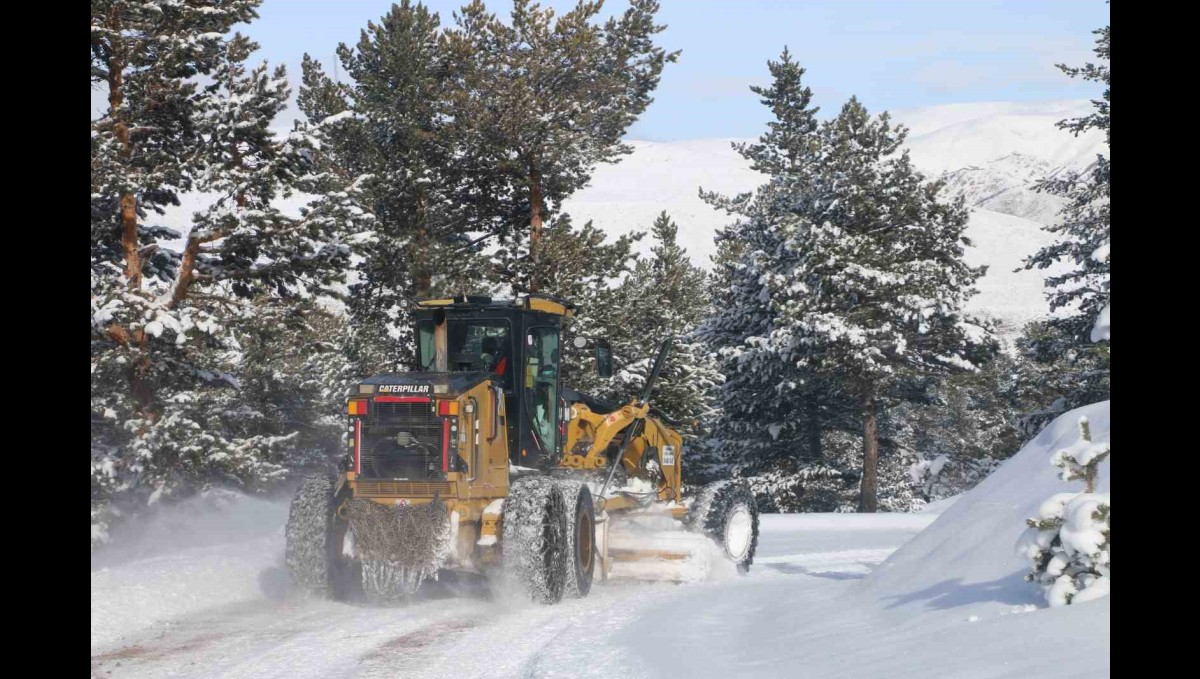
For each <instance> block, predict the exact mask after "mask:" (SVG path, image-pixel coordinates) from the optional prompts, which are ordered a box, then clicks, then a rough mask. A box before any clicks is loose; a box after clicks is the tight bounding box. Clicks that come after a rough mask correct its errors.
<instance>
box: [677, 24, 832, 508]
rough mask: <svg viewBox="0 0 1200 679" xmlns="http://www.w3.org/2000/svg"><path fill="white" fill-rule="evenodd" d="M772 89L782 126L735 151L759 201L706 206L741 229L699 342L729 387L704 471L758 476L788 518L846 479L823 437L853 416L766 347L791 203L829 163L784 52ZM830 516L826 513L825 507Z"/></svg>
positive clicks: (728, 238)
mask: <svg viewBox="0 0 1200 679" xmlns="http://www.w3.org/2000/svg"><path fill="white" fill-rule="evenodd" d="M768 68H769V69H770V73H771V75H772V79H773V80H772V84H771V86H770V87H752V88H751V89H752V91H753V92H755V93H756V94H758V95H759V96H760V97H761V98H762V103H763V105H764V106H766V107H767V108H768V109H770V110H771V112H772V115H773V117H774V120H773V121H772V122H771V123H769V124H768V131H767V133H766V134H764V135H763V136H762V137H760V138H759V140H758V143H756V144H735V145H734V148H735V149H736V150H737V151H738V152H739V153H740V154H741V155H742V156H743V157H744V158H746V159H747V160H750V161H751V163H752V166H753V167H755V168H757V169H759V170H761V171H764V172H768V173H770V175H771V178H770V181H769V182H768V183H767V184H765V185H763V186H762V187H760V188H759V189H758V190H757V191H756V192H755V194H754V195H749V194H746V195H741V196H736V197H732V198H731V197H724V196H720V195H717V194H714V193H706V192H704V191H703V190H702V191H701V197H702V198H704V199H705V200H706V201H707V202H709V203H710V204H712V205H713V206H714V207H716V208H718V209H723V210H725V211H727V212H729V213H730V214H732V215H735V216H736V217H737V221H736V222H735V223H733V224H731V225H730V226H728V227H725V228H724V229H721V230H719V231H718V234H717V248H718V258H717V260H716V261H714V269H713V278H712V280H711V282H710V289H711V290H712V298H713V306H712V313H711V315H710V317H709V318H708V319H707V320H706V321H705V323H704V324H703V326H702V327H701V329H700V337H702V338H703V340H704V342H705V344H706V345H707V346H708V347H710V349H711V351H713V352H714V353H716V354H717V356H718V357H719V361H720V370H721V372H722V373H723V375H724V377H725V383H724V386H723V387H722V389H721V391H720V395H719V398H718V406H719V412H720V414H719V416H718V419H717V420H716V421H715V422H714V428H713V432H712V435H711V436H709V437H707V439H706V441H705V442H704V443H703V444H702V446H701V449H702V450H703V454H702V455H701V458H702V459H701V460H698V461H697V462H698V463H699V464H698V465H697V466H698V467H700V468H701V469H699V470H698V471H700V472H701V473H700V478H703V476H704V468H705V467H707V468H710V469H711V470H712V471H713V472H714V473H715V472H717V471H718V470H723V471H735V473H737V474H739V475H743V476H746V477H750V478H751V479H752V485H754V486H755V489H756V493H757V494H758V495H759V497H760V500H761V501H763V502H764V503H769V504H771V505H773V506H774V507H775V508H776V509H779V510H782V511H791V510H795V509H799V508H801V507H803V506H804V499H803V498H804V497H805V493H806V492H807V491H806V488H808V487H811V486H812V485H813V484H814V483H825V482H827V481H828V480H829V479H837V478H840V477H842V475H843V473H844V471H845V470H844V469H841V468H838V467H835V466H831V465H830V464H829V462H830V461H829V460H828V459H827V458H826V455H825V453H824V451H823V449H822V434H823V432H824V431H825V430H827V429H829V428H832V427H833V426H835V425H836V421H837V420H838V419H839V415H840V413H841V412H842V411H843V410H844V408H842V407H841V404H840V402H839V400H838V397H837V391H836V388H835V385H833V384H832V383H826V382H823V381H822V380H821V379H820V378H819V376H818V374H817V373H816V372H815V371H813V370H811V369H808V368H807V367H801V366H799V365H797V364H796V363H795V362H794V361H784V360H780V357H779V356H778V355H777V354H775V353H774V351H773V350H772V349H771V348H770V347H769V346H768V345H767V344H766V338H768V337H769V336H770V335H771V333H772V332H773V330H774V327H775V322H776V316H777V314H778V308H777V307H776V305H775V304H774V302H773V299H772V292H771V290H770V288H769V285H768V280H769V279H770V277H771V276H772V275H781V276H784V277H786V276H787V275H788V274H787V271H789V269H790V268H793V267H794V266H795V262H794V261H792V259H789V258H793V259H794V256H795V253H790V252H787V251H786V250H785V249H784V247H783V243H784V242H785V240H786V239H787V238H788V234H789V233H790V232H791V231H792V230H794V229H795V228H797V227H798V224H799V222H798V221H797V219H796V217H795V215H794V214H793V205H792V201H791V198H790V196H791V195H792V194H793V193H794V188H795V187H799V186H803V185H806V184H807V183H809V181H810V177H811V175H812V173H813V172H815V171H816V164H817V163H818V162H819V160H820V158H821V147H820V139H819V136H818V128H819V125H818V122H817V119H816V113H817V111H818V109H817V108H816V107H812V106H811V100H812V92H811V90H809V88H807V87H805V86H804V85H803V83H802V77H803V74H804V69H803V68H801V67H800V65H799V64H797V63H796V62H795V61H794V60H793V59H792V57H791V54H790V53H789V52H788V50H787V49H786V48H785V49H784V51H783V54H782V55H781V57H780V60H779V61H770V62H768ZM821 508H826V505H824V504H822V505H821Z"/></svg>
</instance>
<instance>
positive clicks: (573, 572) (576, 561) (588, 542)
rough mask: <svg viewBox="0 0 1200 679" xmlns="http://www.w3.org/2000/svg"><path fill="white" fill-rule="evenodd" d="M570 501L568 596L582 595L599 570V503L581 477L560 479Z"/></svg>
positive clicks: (564, 494)
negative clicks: (597, 561)
mask: <svg viewBox="0 0 1200 679" xmlns="http://www.w3.org/2000/svg"><path fill="white" fill-rule="evenodd" d="M559 485H560V486H561V487H562V492H563V499H564V500H566V503H567V510H568V514H567V577H566V587H567V589H566V596H568V597H571V598H575V599H582V598H584V597H586V596H587V595H588V592H590V591H591V590H592V577H593V575H594V574H595V571H596V506H595V504H594V503H593V502H592V491H591V490H589V489H588V487H587V484H586V483H583V482H582V481H559Z"/></svg>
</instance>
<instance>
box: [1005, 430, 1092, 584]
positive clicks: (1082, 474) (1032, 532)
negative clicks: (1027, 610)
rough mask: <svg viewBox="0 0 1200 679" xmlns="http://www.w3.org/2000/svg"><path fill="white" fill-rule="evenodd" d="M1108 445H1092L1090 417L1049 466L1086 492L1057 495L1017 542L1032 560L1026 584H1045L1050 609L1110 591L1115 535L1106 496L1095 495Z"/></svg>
mask: <svg viewBox="0 0 1200 679" xmlns="http://www.w3.org/2000/svg"><path fill="white" fill-rule="evenodd" d="M1109 451H1110V447H1109V444H1107V443H1094V442H1093V441H1092V437H1091V432H1090V430H1089V425H1088V420H1087V418H1086V417H1081V418H1079V440H1078V441H1076V442H1075V443H1074V444H1072V445H1071V446H1070V447H1068V448H1064V449H1063V450H1060V451H1058V452H1056V453H1055V454H1054V456H1053V457H1052V458H1051V459H1050V464H1052V465H1054V466H1055V467H1058V468H1059V470H1060V471H1059V475H1060V477H1061V478H1062V480H1063V481H1083V483H1084V490H1083V492H1082V493H1056V494H1055V495H1053V496H1051V497H1050V498H1049V499H1047V500H1046V501H1045V502H1043V503H1042V506H1041V507H1040V508H1039V509H1038V516H1037V517H1036V518H1032V519H1027V520H1026V524H1027V525H1028V526H1029V527H1028V528H1027V529H1026V530H1025V532H1024V533H1023V534H1022V535H1021V537H1020V539H1018V540H1017V554H1019V555H1020V556H1023V557H1025V558H1027V559H1029V560H1030V561H1032V562H1033V570H1032V571H1030V573H1029V574H1028V575H1027V576H1025V579H1026V580H1029V581H1031V582H1036V583H1038V585H1040V586H1041V588H1042V591H1043V593H1044V594H1045V596H1046V600H1047V601H1049V603H1050V605H1051V606H1064V605H1067V604H1071V603H1078V602H1083V601H1088V600H1091V599H1096V598H1098V597H1102V596H1104V595H1106V594H1108V593H1109V587H1110V584H1109V583H1110V577H1111V573H1110V568H1111V565H1110V556H1111V554H1110V553H1111V547H1110V542H1109V537H1110V535H1109V534H1110V531H1111V525H1110V524H1111V519H1110V505H1111V500H1110V498H1109V494H1108V493H1097V492H1096V481H1097V478H1098V476H1099V473H1100V463H1101V462H1103V461H1104V460H1105V459H1107V458H1108V455H1109Z"/></svg>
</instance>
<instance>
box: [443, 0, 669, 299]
mask: <svg viewBox="0 0 1200 679" xmlns="http://www.w3.org/2000/svg"><path fill="white" fill-rule="evenodd" d="M600 10H601V3H599V2H591V1H586V0H581V1H580V2H579V3H578V4H577V5H576V6H575V7H574V8H573V9H571V10H570V11H567V12H565V13H563V14H561V15H556V14H555V12H554V10H553V9H552V8H550V7H540V6H538V5H536V4H532V3H531V2H530V0H516V1H515V2H514V3H513V9H512V13H511V15H510V21H509V23H504V22H502V21H500V20H499V19H497V18H496V16H495V15H493V14H490V13H488V11H487V8H486V7H485V6H484V4H483V2H482V1H481V0H474V1H473V2H472V3H471V4H469V5H467V6H465V7H463V8H462V10H461V11H460V12H458V13H456V15H455V19H456V22H457V27H456V29H454V30H450V31H448V32H447V45H448V47H447V53H448V58H449V59H450V60H451V61H452V63H454V64H456V65H461V66H464V70H463V71H462V79H461V81H460V86H459V87H458V88H457V90H456V93H455V95H454V102H455V103H454V107H453V109H452V116H453V119H454V120H455V121H456V124H457V125H458V126H459V127H460V130H461V131H462V132H463V133H464V137H462V139H463V144H462V146H461V147H460V148H461V149H462V150H463V155H462V157H461V159H460V160H461V162H462V163H463V164H464V166H469V167H471V168H472V170H473V172H472V174H473V176H474V178H475V182H476V185H477V186H479V187H480V190H479V191H478V192H477V195H482V196H492V197H495V198H498V199H499V200H500V201H501V202H502V203H503V204H504V205H506V206H507V208H506V209H504V210H502V211H501V212H500V213H498V214H501V215H503V216H505V217H507V218H508V225H509V230H508V231H506V232H505V233H504V234H503V237H502V238H501V240H500V245H501V247H500V248H499V249H498V251H497V252H496V254H495V258H496V260H497V265H498V267H499V268H500V269H502V270H503V271H506V272H514V271H517V270H524V271H523V272H522V273H519V274H517V277H518V278H519V279H521V280H524V281H527V284H526V285H527V289H528V290H529V291H533V292H536V291H542V290H544V289H546V288H545V287H544V285H543V280H542V276H543V270H544V268H545V267H544V266H543V264H542V261H543V260H544V259H546V258H547V257H549V255H548V254H547V253H546V248H547V247H549V246H548V244H547V243H546V242H545V241H546V233H545V232H546V225H547V224H548V223H549V219H550V218H551V217H552V215H553V213H554V211H555V210H556V209H557V208H558V207H559V206H560V205H561V203H562V201H563V200H564V199H565V198H566V197H567V196H569V195H570V194H571V193H573V192H574V191H576V190H578V189H580V188H582V187H583V186H584V185H585V184H586V183H587V181H588V179H589V178H590V176H591V173H592V170H593V168H594V167H595V165H596V164H597V163H612V162H616V161H617V160H619V158H620V157H621V156H622V155H625V154H628V153H629V152H630V151H631V150H632V149H631V147H630V146H629V145H627V144H623V143H621V137H622V136H623V135H624V134H625V131H626V130H627V129H629V126H630V125H631V124H632V123H633V122H634V120H636V118H637V116H638V115H640V114H641V113H642V111H644V110H645V109H646V107H647V106H648V105H649V103H650V101H651V93H652V92H653V91H654V88H655V87H657V86H658V82H659V78H660V75H661V73H662V69H663V67H664V65H665V64H666V63H667V62H669V61H674V60H675V58H676V53H670V54H668V53H667V52H665V51H664V50H663V49H662V48H660V47H656V46H655V45H654V43H653V37H654V36H655V35H656V34H658V33H659V32H661V31H662V30H663V29H664V28H665V26H661V25H658V24H656V23H655V22H654V19H655V15H656V14H657V13H658V10H659V4H658V2H657V0H631V2H630V4H629V7H628V8H627V9H626V10H625V12H623V13H621V14H619V15H617V16H614V17H612V18H610V19H608V20H607V21H605V22H603V23H598V22H596V21H595V18H596V16H597V14H598V13H599V12H600Z"/></svg>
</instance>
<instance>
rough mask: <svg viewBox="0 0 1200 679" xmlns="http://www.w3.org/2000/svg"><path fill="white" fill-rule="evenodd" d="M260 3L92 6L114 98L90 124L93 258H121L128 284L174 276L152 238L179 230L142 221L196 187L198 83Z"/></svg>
mask: <svg viewBox="0 0 1200 679" xmlns="http://www.w3.org/2000/svg"><path fill="white" fill-rule="evenodd" d="M261 1H262V0H233V1H231V2H210V1H204V0H188V1H186V2H167V1H165V0H158V1H152V2H128V1H126V0H95V1H94V2H92V23H91V27H92V28H91V41H92V48H91V81H92V84H93V86H96V85H99V86H101V87H104V88H106V89H107V93H108V103H109V106H108V110H107V111H106V112H105V113H104V115H102V116H101V117H100V118H99V119H97V120H93V121H92V217H93V219H92V252H93V257H92V260H93V266H96V265H99V264H100V263H101V262H121V266H122V269H123V271H122V272H123V275H124V278H125V285H126V286H127V287H128V289H130V290H133V291H137V290H141V288H142V279H143V275H144V274H146V273H149V274H151V275H153V276H170V275H171V273H172V270H173V268H174V266H173V265H174V258H173V257H172V256H170V255H169V254H167V253H165V252H162V251H161V250H160V249H158V248H157V247H155V245H154V239H155V238H156V237H162V236H168V237H172V236H173V237H178V234H175V233H171V232H169V231H168V230H165V229H163V228H161V227H154V226H152V225H146V224H143V223H142V222H143V220H144V219H145V218H146V216H147V215H148V214H149V213H150V212H156V213H158V214H161V213H162V207H163V206H165V205H178V204H179V198H178V194H179V192H180V191H188V190H190V189H191V188H192V186H193V180H194V178H195V176H196V172H197V170H198V167H197V165H196V163H195V162H194V158H193V154H192V153H191V151H192V149H193V148H195V146H196V145H197V144H198V142H199V141H200V139H199V136H198V135H199V131H198V130H197V129H196V128H197V125H196V122H197V118H198V116H199V115H200V114H199V112H198V111H197V110H196V107H197V106H198V105H199V102H200V101H202V98H201V97H198V96H197V89H198V86H197V84H196V81H195V79H196V77H197V76H208V75H211V74H212V73H213V70H214V69H215V68H216V67H217V65H218V64H219V63H220V62H221V58H222V53H223V43H222V40H221V36H223V35H224V34H225V33H226V32H228V30H229V29H230V27H232V26H233V25H234V24H236V23H239V22H247V21H250V20H252V19H254V18H256V17H257V16H258V14H257V12H256V8H257V7H258V5H259V4H261Z"/></svg>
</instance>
